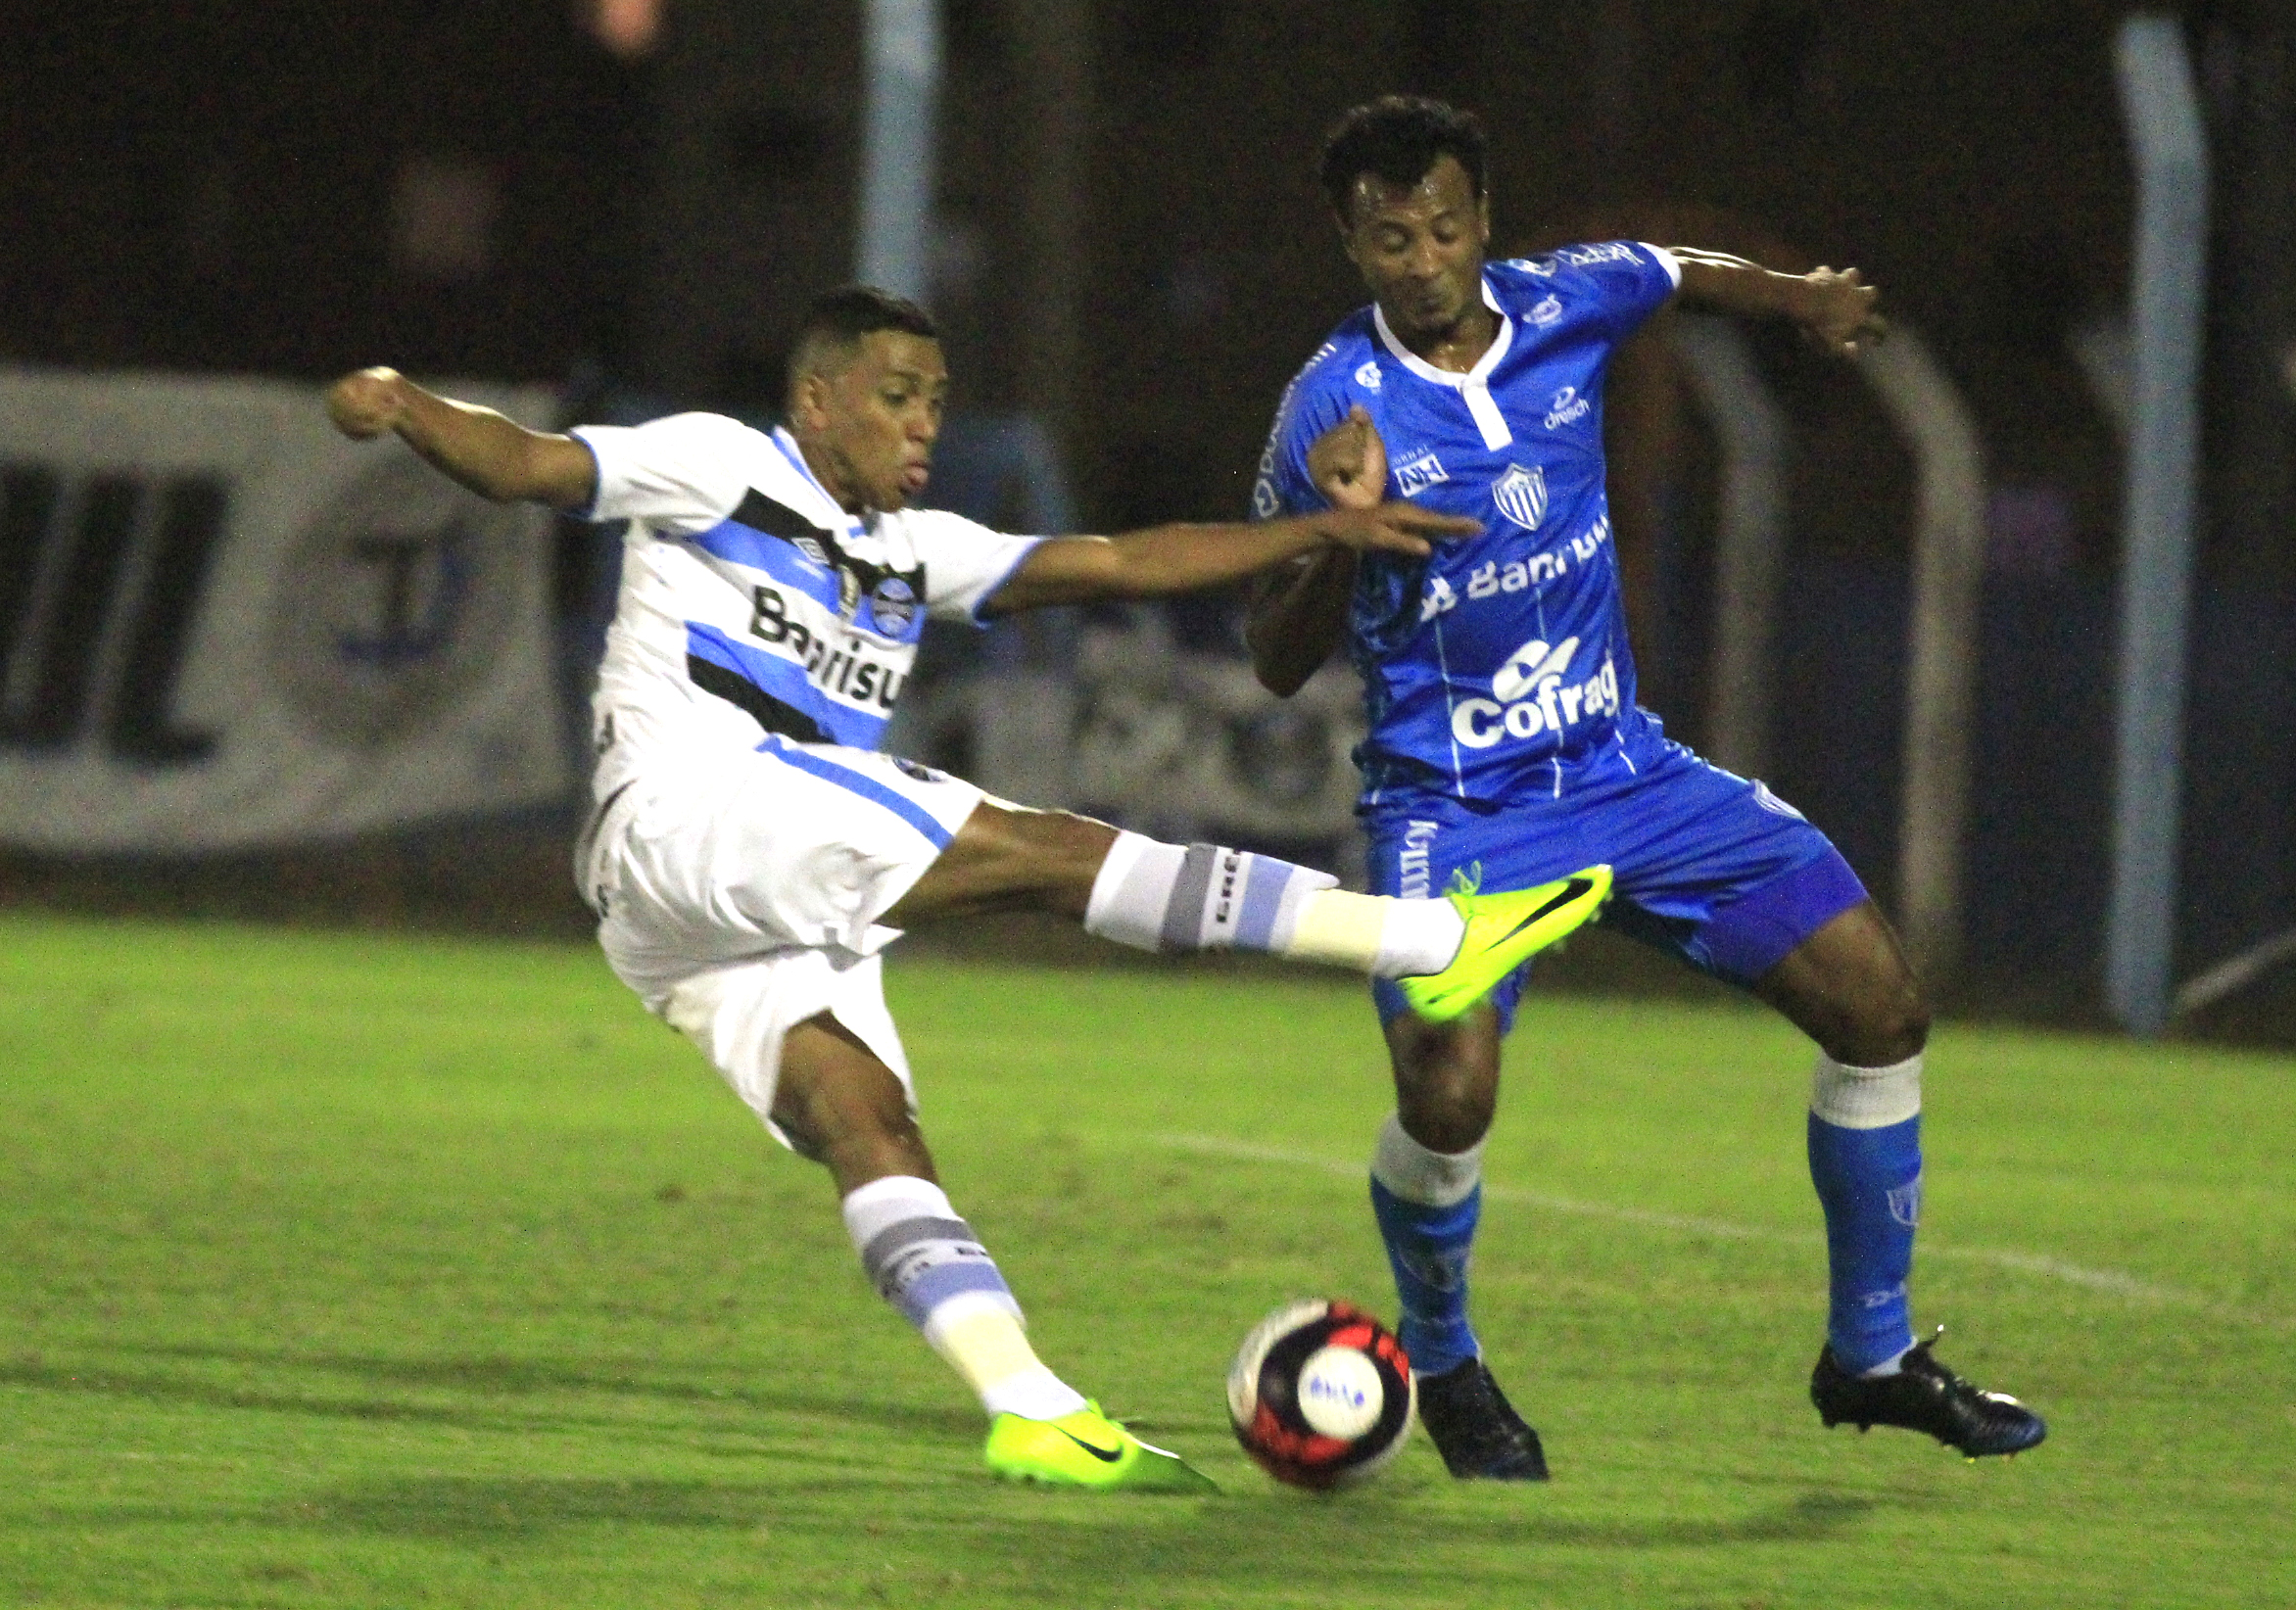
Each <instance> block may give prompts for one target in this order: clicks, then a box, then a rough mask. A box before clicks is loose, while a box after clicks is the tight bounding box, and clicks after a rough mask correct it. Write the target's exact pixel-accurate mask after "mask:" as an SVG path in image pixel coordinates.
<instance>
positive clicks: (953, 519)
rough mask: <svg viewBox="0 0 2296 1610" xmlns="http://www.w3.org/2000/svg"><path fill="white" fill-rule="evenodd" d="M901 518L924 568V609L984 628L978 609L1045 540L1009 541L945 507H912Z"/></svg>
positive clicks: (933, 614)
mask: <svg viewBox="0 0 2296 1610" xmlns="http://www.w3.org/2000/svg"><path fill="white" fill-rule="evenodd" d="M901 519H902V520H903V522H904V523H905V524H906V525H907V527H908V533H909V541H910V544H911V545H913V547H914V548H915V550H916V554H917V562H918V563H919V564H921V565H923V566H924V567H925V610H926V613H927V614H929V615H931V616H932V617H933V619H934V620H941V621H970V622H972V623H973V624H974V625H975V626H981V625H983V624H985V623H984V622H983V621H982V620H981V605H983V604H985V603H986V602H987V601H988V600H989V599H990V598H991V597H992V596H994V594H995V592H996V590H997V589H998V588H1000V587H1002V586H1004V584H1005V583H1006V582H1007V581H1008V580H1010V579H1011V577H1012V574H1013V572H1014V571H1016V570H1018V569H1020V568H1021V561H1022V560H1024V559H1026V558H1028V554H1029V553H1030V551H1031V550H1033V549H1034V548H1035V546H1036V545H1037V544H1038V543H1041V542H1042V541H1044V539H1043V538H1041V537H1008V536H1006V535H1005V534H1004V533H1003V532H1001V531H991V530H989V529H988V528H987V527H986V526H983V525H978V524H976V523H975V522H973V521H971V520H968V519H966V518H965V517H964V516H963V515H961V514H951V513H949V512H948V511H947V510H946V509H913V510H910V511H909V512H907V513H905V514H903V515H902V516H901Z"/></svg>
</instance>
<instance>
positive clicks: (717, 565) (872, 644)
mask: <svg viewBox="0 0 2296 1610" xmlns="http://www.w3.org/2000/svg"><path fill="white" fill-rule="evenodd" d="M573 434H574V437H575V439H576V440H577V441H579V442H581V443H582V444H583V445H584V446H585V447H587V448H588V449H589V450H590V451H591V453H592V454H593V456H595V457H596V458H597V460H598V496H597V497H596V498H595V499H594V500H593V502H592V504H591V507H590V508H588V509H586V510H584V511H583V512H584V514H585V516H586V517H587V518H590V519H594V520H628V521H629V522H630V528H629V534H628V536H627V537H626V538H625V540H624V549H623V556H622V590H621V597H620V599H619V601H618V603H617V604H616V606H615V610H614V622H613V626H612V628H611V630H610V631H609V632H608V633H607V635H606V652H605V659H604V662H603V664H602V665H600V667H599V669H598V694H597V697H596V700H595V711H596V717H597V735H598V749H599V758H598V774H597V776H596V778H595V779H594V781H593V787H594V789H595V790H596V792H597V794H598V797H599V798H600V799H603V798H604V797H606V795H608V794H609V793H611V792H612V791H614V790H615V789H617V788H619V787H620V786H621V785H622V783H623V782H624V781H628V780H629V779H630V777H631V776H633V775H634V774H635V773H636V772H637V771H638V770H639V769H640V768H641V767H642V766H644V765H646V764H648V763H650V762H653V761H655V760H661V759H672V760H686V761H691V760H692V759H694V758H696V757H699V756H705V755H706V753H707V751H708V750H709V749H711V748H712V747H722V746H726V745H732V744H739V745H741V747H742V748H744V749H747V748H754V747H755V746H756V745H757V744H758V742H759V741H760V740H761V739H762V738H763V736H764V735H765V734H768V733H778V734H782V735H784V736H786V737H790V738H794V739H796V740H798V741H800V742H805V743H841V744H849V745H852V746H854V747H856V748H863V749H874V748H877V747H878V746H879V744H880V742H881V741H882V739H883V737H884V735H885V723H886V721H887V720H888V719H889V718H890V717H891V714H892V708H893V701H894V700H895V699H896V698H897V697H899V695H900V691H901V687H902V685H903V684H904V683H905V682H906V681H907V680H908V676H909V667H910V665H911V663H912V662H913V661H914V660H915V659H916V657H917V641H918V639H919V637H920V636H921V635H922V634H923V632H924V630H925V619H926V616H927V615H928V614H930V615H933V616H935V617H938V618H942V619H970V620H978V619H979V611H980V608H981V604H982V603H983V602H985V601H986V600H987V598H988V597H989V595H990V594H991V593H993V592H995V591H996V590H997V588H998V587H999V586H1001V585H1002V584H1003V583H1004V581H1005V579H1006V578H1007V577H1009V576H1010V575H1011V574H1012V573H1013V571H1014V569H1015V568H1016V567H1017V566H1018V565H1019V564H1020V563H1021V561H1022V560H1023V559H1025V558H1026V557H1027V556H1028V550H1029V549H1030V548H1032V547H1033V546H1034V545H1036V543H1037V542H1038V541H1040V539H1038V538H1033V537H1008V536H1005V535H1003V534H1001V533H998V532H993V531H990V530H988V529H987V528H986V527H984V526H980V525H976V524H975V523H974V522H972V521H971V520H968V519H965V518H964V517H963V516H962V515H957V514H950V513H947V512H945V511H942V510H938V509H908V510H903V511H901V512H899V513H871V514H870V515H868V516H867V517H866V518H856V517H855V516H853V515H850V514H848V513H846V512H845V511H844V510H843V509H842V508H840V507H839V506H838V504H837V500H836V499H835V498H833V497H830V495H829V494H828V493H827V492H826V491H824V490H823V489H822V486H821V483H820V482H819V481H817V480H815V479H814V477H813V474H812V472H811V471H810V470H808V469H807V468H806V466H805V459H804V456H803V455H802V454H801V453H800V452H799V451H798V449H797V444H796V442H795V441H794V440H793V439H792V438H791V437H790V436H789V432H788V431H786V430H776V431H774V432H773V433H772V434H771V435H768V434H766V433H765V432H763V431H757V430H753V429H751V428H750V427H749V426H747V425H744V424H741V422H740V421H739V420H734V419H728V418H725V417H723V416H722V415H719V414H708V413H685V414H677V415H673V416H672V417H670V418H667V419H657V420H654V421H652V422H651V423H649V424H645V425H639V426H636V427H632V428H620V427H614V426H603V425H585V426H582V427H580V428H578V429H577V430H576V431H575V432H574V433H573Z"/></svg>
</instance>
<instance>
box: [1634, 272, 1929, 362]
mask: <svg viewBox="0 0 2296 1610" xmlns="http://www.w3.org/2000/svg"><path fill="white" fill-rule="evenodd" d="M1667 250H1668V251H1669V252H1671V253H1672V254H1673V255H1674V259H1675V260H1676V261H1677V262H1679V263H1681V264H1682V289H1681V292H1680V295H1681V296H1682V298H1683V300H1684V301H1686V302H1690V303H1694V304H1697V305H1698V306H1700V307H1704V308H1712V309H1714V310H1715V311H1717V312H1724V313H1744V314H1746V315H1747V316H1748V317H1752V318H1791V319H1793V320H1794V322H1795V323H1796V324H1799V325H1800V326H1801V327H1802V328H1803V329H1805V330H1807V331H1808V332H1809V333H1810V336H1811V338H1812V339H1814V340H1815V341H1816V342H1817V343H1818V345H1819V346H1821V347H1824V348H1825V349H1826V350H1827V351H1828V352H1830V353H1834V354H1837V355H1841V356H1843V357H1847V356H1849V355H1851V354H1853V353H1855V352H1856V351H1857V350H1858V348H1859V347H1861V346H1864V345H1866V344H1868V343H1871V342H1876V341H1879V340H1881V339H1882V338H1883V337H1884V336H1885V335H1887V334H1888V333H1889V325H1888V324H1887V323H1886V322H1884V320H1883V318H1882V315H1881V314H1879V313H1877V312H1876V311H1874V301H1875V298H1876V297H1877V296H1878V295H1879V293H1878V292H1877V291H1876V290H1875V289H1874V287H1873V286H1871V285H1868V284H1867V283H1866V282H1865V280H1864V278H1863V276H1861V275H1860V274H1859V273H1858V271H1857V270H1856V269H1855V268H1842V269H1833V268H1813V269H1811V270H1810V271H1809V272H1808V273H1806V274H1780V273H1774V272H1772V271H1771V270H1770V269H1767V268H1765V267H1763V266H1762V265H1761V264H1760V263H1758V262H1748V261H1746V259H1744V258H1734V257H1731V256H1730V255H1729V254H1727V253H1724V252H1704V251H1700V250H1698V248H1697V247H1692V246H1670V247H1668V248H1667Z"/></svg>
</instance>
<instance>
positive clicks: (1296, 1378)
mask: <svg viewBox="0 0 2296 1610" xmlns="http://www.w3.org/2000/svg"><path fill="white" fill-rule="evenodd" d="M1418 1401H1419V1400H1418V1389H1417V1388H1416V1387H1414V1386H1413V1385H1412V1384H1411V1360H1410V1359H1409V1358H1406V1357H1405V1356H1404V1351H1403V1344H1402V1343H1400V1342H1398V1341H1396V1339H1395V1337H1394V1334H1393V1333H1392V1332H1390V1331H1389V1330H1388V1329H1387V1327H1386V1326H1384V1325H1382V1324H1380V1323H1379V1321H1378V1320H1376V1319H1373V1318H1372V1317H1371V1316H1370V1315H1369V1314H1367V1313H1365V1312H1363V1309H1361V1308H1358V1307H1356V1306H1354V1305H1353V1304H1351V1303H1347V1302H1293V1303H1290V1304H1288V1305H1286V1306H1284V1307H1281V1308H1278V1309H1276V1310H1275V1312H1273V1313H1271V1314H1269V1315H1268V1317H1267V1318H1266V1319H1263V1320H1262V1321H1260V1323H1259V1324H1258V1325H1257V1326H1256V1327H1255V1328H1254V1329H1253V1331H1252V1334H1251V1335H1249V1336H1247V1337H1245V1338H1244V1345H1243V1346H1242V1347H1241V1348H1239V1349H1237V1350H1236V1360H1235V1362H1234V1363H1233V1364H1232V1365H1230V1366H1229V1367H1228V1372H1227V1415H1228V1419H1229V1421H1230V1422H1232V1423H1233V1424H1234V1426H1235V1428H1236V1441H1237V1442H1239V1443H1241V1444H1244V1451H1245V1452H1246V1453H1249V1454H1250V1455H1251V1456H1252V1457H1253V1458H1254V1459H1255V1460H1257V1461H1258V1462H1259V1465H1260V1468H1261V1469H1263V1470H1265V1471H1267V1472H1268V1475H1270V1476H1272V1477H1274V1478H1275V1479H1276V1480H1277V1481H1279V1482H1286V1483H1289V1484H1290V1485H1291V1486H1293V1487H1305V1488H1314V1489H1317V1490H1323V1489H1328V1488H1335V1487H1346V1486H1348V1485H1349V1484H1351V1483H1354V1482H1360V1481H1363V1479H1364V1478H1365V1477H1367V1476H1369V1475H1371V1474H1372V1473H1373V1472H1374V1471H1376V1470H1378V1469H1379V1468H1380V1467H1381V1466H1382V1465H1384V1464H1386V1463H1387V1461H1388V1460H1390V1459H1392V1458H1394V1457H1395V1456H1396V1455H1397V1454H1398V1453H1400V1452H1402V1451H1403V1444H1405V1442H1407V1441H1408V1440H1409V1439H1410V1437H1411V1416H1412V1415H1413V1414H1414V1413H1415V1412H1416V1411H1417V1409H1418Z"/></svg>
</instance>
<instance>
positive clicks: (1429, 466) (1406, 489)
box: [1395, 452, 1451, 497]
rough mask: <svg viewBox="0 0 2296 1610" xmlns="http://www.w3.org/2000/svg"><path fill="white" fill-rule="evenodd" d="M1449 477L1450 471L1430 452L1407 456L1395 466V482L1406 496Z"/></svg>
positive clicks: (1419, 491)
mask: <svg viewBox="0 0 2296 1610" xmlns="http://www.w3.org/2000/svg"><path fill="white" fill-rule="evenodd" d="M1450 479H1451V472H1450V471H1448V470H1446V469H1445V468H1444V467H1443V460H1442V459H1440V458H1438V457H1436V456H1435V455H1434V454H1433V453H1431V452H1422V453H1420V454H1419V455H1418V456H1417V457H1416V458H1407V459H1405V460H1404V461H1403V462H1402V463H1400V464H1398V465H1396V466H1395V484H1396V487H1397V489H1398V490H1399V491H1400V492H1401V493H1402V495H1403V496H1404V497H1411V496H1412V495H1413V494H1415V493H1421V492H1425V491H1426V490H1427V489H1428V488H1429V487H1431V486H1434V485H1435V484H1436V483H1437V482H1439V481H1448V480H1450Z"/></svg>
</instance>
